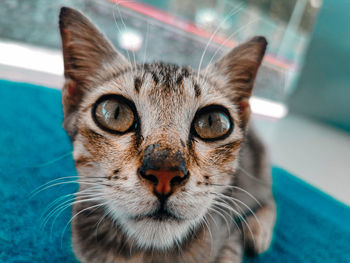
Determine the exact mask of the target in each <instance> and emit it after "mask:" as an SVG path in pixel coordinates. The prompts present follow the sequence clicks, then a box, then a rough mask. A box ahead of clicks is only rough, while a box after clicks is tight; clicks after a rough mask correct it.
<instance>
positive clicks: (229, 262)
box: [214, 230, 244, 263]
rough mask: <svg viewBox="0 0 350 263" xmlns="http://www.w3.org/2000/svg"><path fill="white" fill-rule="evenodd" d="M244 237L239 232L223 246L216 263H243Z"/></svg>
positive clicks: (233, 234)
mask: <svg viewBox="0 0 350 263" xmlns="http://www.w3.org/2000/svg"><path fill="white" fill-rule="evenodd" d="M243 253H244V249H243V243H242V235H241V233H240V232H239V231H238V230H237V231H235V232H234V233H232V234H231V236H230V237H229V239H228V240H227V241H226V242H225V244H224V245H223V246H222V248H221V250H220V252H219V254H218V257H217V258H216V260H215V261H214V262H215V263H241V262H242V259H243Z"/></svg>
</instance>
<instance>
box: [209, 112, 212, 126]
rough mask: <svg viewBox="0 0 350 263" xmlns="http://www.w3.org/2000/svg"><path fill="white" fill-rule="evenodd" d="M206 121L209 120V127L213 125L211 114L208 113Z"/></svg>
mask: <svg viewBox="0 0 350 263" xmlns="http://www.w3.org/2000/svg"><path fill="white" fill-rule="evenodd" d="M208 122H209V126H210V127H211V126H212V125H213V120H212V118H211V114H209V117H208Z"/></svg>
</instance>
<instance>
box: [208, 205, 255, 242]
mask: <svg viewBox="0 0 350 263" xmlns="http://www.w3.org/2000/svg"><path fill="white" fill-rule="evenodd" d="M220 201H221V202H220ZM215 204H217V205H220V206H223V207H224V208H226V209H228V210H230V211H232V212H233V213H234V214H236V215H237V216H238V218H239V220H241V221H243V223H244V224H245V225H246V226H247V228H248V231H249V232H250V234H251V236H252V238H253V242H254V244H255V239H254V234H253V231H252V229H251V227H250V225H249V223H248V222H247V220H246V219H245V218H244V216H243V215H242V214H240V213H239V212H237V211H236V210H235V209H233V208H232V207H231V206H229V205H228V204H227V203H226V202H224V201H223V200H216V202H215ZM237 208H238V206H237ZM243 233H244V232H243Z"/></svg>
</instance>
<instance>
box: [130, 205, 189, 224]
mask: <svg viewBox="0 0 350 263" xmlns="http://www.w3.org/2000/svg"><path fill="white" fill-rule="evenodd" d="M145 219H151V220H155V221H161V222H165V221H183V220H184V219H183V218H181V217H179V216H177V215H175V214H174V213H172V212H171V211H169V209H167V208H166V207H159V208H158V209H157V210H155V211H154V212H152V213H148V214H144V215H138V216H135V217H133V220H135V221H141V220H145Z"/></svg>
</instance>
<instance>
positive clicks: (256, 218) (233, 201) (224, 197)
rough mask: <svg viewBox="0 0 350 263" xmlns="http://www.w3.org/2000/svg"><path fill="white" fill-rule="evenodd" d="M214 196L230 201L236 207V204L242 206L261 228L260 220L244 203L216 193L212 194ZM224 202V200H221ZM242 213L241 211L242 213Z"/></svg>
mask: <svg viewBox="0 0 350 263" xmlns="http://www.w3.org/2000/svg"><path fill="white" fill-rule="evenodd" d="M214 194H215V195H218V196H221V198H222V200H223V199H226V200H229V201H231V202H232V203H233V204H235V205H237V203H236V202H238V203H240V204H241V205H243V206H244V207H245V208H246V209H247V210H248V211H249V213H250V214H251V215H252V216H254V218H255V220H256V221H257V223H258V224H259V226H260V227H261V228H262V225H261V222H260V220H259V219H258V217H257V216H256V215H255V213H254V211H253V210H252V209H251V208H250V207H249V206H248V205H247V204H245V203H244V202H242V201H241V200H239V199H237V198H234V197H232V196H227V195H224V194H218V193H214ZM223 201H224V200H223ZM242 212H243V211H242Z"/></svg>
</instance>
